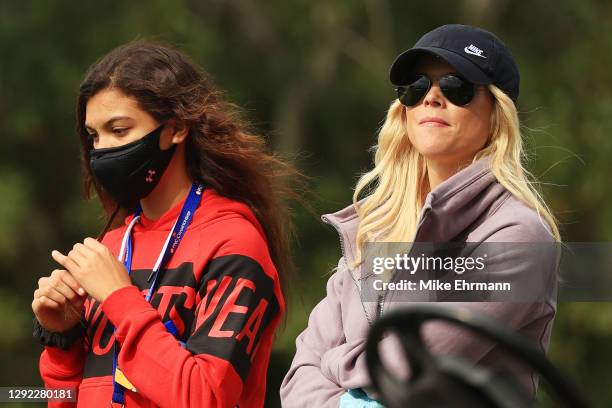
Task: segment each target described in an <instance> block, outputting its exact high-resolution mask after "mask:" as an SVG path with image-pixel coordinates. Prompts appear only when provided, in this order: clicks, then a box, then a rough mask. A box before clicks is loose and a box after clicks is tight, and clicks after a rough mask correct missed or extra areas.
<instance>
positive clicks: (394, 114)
mask: <svg viewBox="0 0 612 408" xmlns="http://www.w3.org/2000/svg"><path fill="white" fill-rule="evenodd" d="M488 88H489V91H490V92H491V94H492V95H493V97H494V99H495V103H494V108H493V110H492V112H491V129H490V137H489V141H488V143H487V145H486V146H485V147H484V148H483V149H482V150H480V151H479V152H478V153H477V154H476V155H475V156H474V159H473V160H472V162H474V161H476V160H478V159H481V158H483V157H486V156H489V157H490V166H491V171H492V173H493V174H494V175H495V177H496V178H497V180H498V181H499V183H500V184H501V185H503V186H504V187H505V188H506V189H507V190H508V191H510V193H512V194H513V195H514V196H516V197H517V198H518V199H519V200H521V201H522V202H523V203H525V204H526V205H527V206H529V207H530V208H533V209H534V210H535V211H536V212H537V213H538V216H539V217H540V220H542V219H544V221H545V222H546V224H547V225H548V227H549V229H550V231H551V234H552V236H553V237H554V238H555V241H557V242H560V241H561V236H560V233H559V229H558V227H557V221H556V219H555V217H554V216H553V214H552V212H551V211H550V209H549V208H548V206H547V205H546V203H545V202H544V199H543V198H542V196H541V194H540V193H539V192H538V190H537V189H536V187H535V185H534V184H535V181H531V180H533V179H535V178H534V177H533V175H532V174H531V173H529V171H527V170H526V169H525V167H524V166H523V163H522V160H523V158H524V156H525V153H524V150H523V142H522V136H521V131H520V126H519V118H518V113H517V111H516V107H515V106H514V103H513V102H512V100H511V99H510V98H509V97H508V96H507V95H506V94H505V93H504V92H503V91H502V90H500V89H499V88H498V87H496V86H495V85H489V86H488ZM405 115H406V113H405V109H404V106H403V105H402V104H401V103H400V102H399V100H395V101H394V102H393V103H392V104H391V107H390V108H389V111H388V112H387V117H386V120H385V122H384V124H383V125H382V127H381V129H380V131H379V134H378V144H377V145H375V146H374V147H373V149H374V151H375V154H374V168H373V169H372V170H370V171H368V172H367V173H364V174H363V175H362V176H361V177H360V179H359V181H358V182H357V185H356V186H355V192H354V194H353V204H354V205H355V207H356V209H357V214H358V215H359V217H360V220H361V221H360V223H359V228H358V230H357V239H356V247H357V257H356V261H355V263H354V265H353V266H356V265H359V264H360V263H362V262H363V258H362V253H363V248H364V245H365V243H366V242H368V241H369V242H373V241H378V242H407V241H409V240H411V239H412V238H413V235H414V234H415V233H416V229H417V222H418V220H419V213H420V209H421V208H420V207H421V200H422V199H423V198H424V197H425V195H426V194H427V193H428V191H427V189H428V181H427V167H426V164H425V159H424V157H423V156H422V155H421V154H420V153H419V152H417V151H416V149H415V148H414V146H413V145H412V144H411V143H410V140H409V138H408V134H407V131H406V128H405V123H406V116H405ZM363 193H366V196H367V199H366V200H364V201H362V202H361V203H359V204H358V200H359V197H360V196H361V195H362V194H363Z"/></svg>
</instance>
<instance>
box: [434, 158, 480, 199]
mask: <svg viewBox="0 0 612 408" xmlns="http://www.w3.org/2000/svg"><path fill="white" fill-rule="evenodd" d="M470 162H471V161H470V160H466V161H460V162H456V161H452V162H440V161H436V160H431V159H426V163H427V178H428V181H429V191H432V190H434V189H435V188H436V187H438V186H439V185H440V184H441V183H443V182H444V181H445V180H447V179H448V178H450V177H451V176H453V175H454V174H455V173H457V172H459V171H460V170H461V169H463V168H465V167H467V166H469V165H470ZM429 191H428V192H429Z"/></svg>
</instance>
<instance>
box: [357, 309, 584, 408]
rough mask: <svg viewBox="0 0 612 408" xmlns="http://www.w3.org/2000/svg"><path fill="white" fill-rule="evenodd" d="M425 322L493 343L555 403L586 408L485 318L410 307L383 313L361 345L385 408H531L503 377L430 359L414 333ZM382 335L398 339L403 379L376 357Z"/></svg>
mask: <svg viewBox="0 0 612 408" xmlns="http://www.w3.org/2000/svg"><path fill="white" fill-rule="evenodd" d="M428 320H445V321H447V322H451V323H453V324H457V325H459V326H463V327H465V328H468V329H469V330H471V331H473V332H476V333H478V334H480V335H481V336H483V337H486V338H488V339H490V340H492V341H495V342H497V343H498V344H500V345H501V346H502V347H503V348H505V349H506V350H507V351H508V352H509V353H510V354H511V355H512V356H514V357H516V358H517V359H519V360H520V361H521V362H522V363H524V364H525V365H526V366H528V367H530V368H532V369H534V370H535V371H536V372H537V373H538V374H539V375H540V378H541V379H543V380H544V381H545V382H546V383H547V384H546V385H548V386H550V391H552V393H553V394H554V395H556V396H557V397H559V401H562V403H561V405H564V406H567V407H588V406H590V405H589V404H588V403H587V402H586V400H585V399H584V397H583V396H582V395H581V393H580V392H579V391H578V389H577V388H576V387H575V386H574V385H573V383H572V382H570V381H569V380H568V379H567V378H566V377H565V376H564V375H563V374H562V373H561V372H560V371H559V370H557V369H556V368H555V367H554V366H553V365H552V364H551V363H550V362H549V361H548V359H547V358H546V356H545V355H544V354H543V353H542V352H541V351H540V350H538V349H537V348H536V347H535V345H533V344H532V343H531V342H530V341H528V340H527V339H526V338H524V337H522V336H521V335H519V334H518V333H515V332H513V331H511V330H509V329H507V328H505V327H504V326H502V325H500V324H499V323H498V322H497V321H495V320H493V319H491V318H488V317H485V316H479V315H475V314H473V313H471V312H468V311H467V310H462V309H457V308H453V309H450V308H446V307H441V306H440V305H435V306H434V305H415V306H414V307H410V308H409V309H408V308H407V309H404V310H395V311H392V312H389V313H388V314H387V315H385V316H383V317H381V318H380V319H378V320H377V321H376V322H375V323H374V325H373V326H372V328H371V329H370V333H369V335H368V339H367V343H366V358H367V366H368V371H369V374H370V377H371V378H372V380H373V382H374V386H375V388H376V389H377V391H378V392H379V393H380V395H381V397H380V400H381V402H382V403H383V404H384V405H385V406H387V407H389V408H399V407H451V406H452V407H471V408H478V407H492V408H493V407H494V408H506V407H507V408H521V407H530V406H532V405H533V403H532V400H531V398H530V397H529V396H528V395H527V393H526V392H525V390H524V389H523V388H522V387H521V386H520V385H519V384H518V382H517V380H516V379H515V378H513V377H511V376H510V375H509V374H508V373H505V372H503V371H499V370H493V369H490V368H485V367H479V366H474V365H473V364H471V363H469V362H468V361H466V360H463V359H461V358H458V357H452V356H434V355H432V354H431V353H430V352H429V350H427V348H425V346H424V344H423V340H422V338H421V335H420V329H421V327H422V325H423V323H425V322H426V321H428ZM385 333H389V334H395V335H397V336H398V338H399V340H400V343H401V346H402V349H403V351H404V353H405V357H406V358H407V359H408V361H409V362H410V368H411V372H412V374H411V377H410V379H409V380H407V381H402V380H400V379H398V378H397V376H395V375H393V374H392V373H391V372H390V371H389V370H388V369H387V367H385V366H384V365H383V363H382V361H381V359H380V355H379V350H378V343H379V341H380V339H381V338H382V336H383V334H385Z"/></svg>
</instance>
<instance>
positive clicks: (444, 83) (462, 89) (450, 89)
mask: <svg viewBox="0 0 612 408" xmlns="http://www.w3.org/2000/svg"><path fill="white" fill-rule="evenodd" d="M440 89H441V90H442V93H443V94H444V96H445V97H446V99H448V100H449V101H451V102H452V103H453V104H455V105H458V106H464V105H467V104H468V103H470V101H471V100H472V99H473V98H474V84H472V83H471V82H468V81H466V80H464V79H463V78H460V77H458V76H455V75H446V76H444V77H442V78H440Z"/></svg>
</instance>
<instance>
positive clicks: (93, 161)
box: [89, 125, 176, 208]
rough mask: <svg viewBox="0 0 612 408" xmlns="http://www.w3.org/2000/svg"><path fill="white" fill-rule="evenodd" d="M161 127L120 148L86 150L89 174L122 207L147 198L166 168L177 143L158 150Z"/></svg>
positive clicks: (133, 204)
mask: <svg viewBox="0 0 612 408" xmlns="http://www.w3.org/2000/svg"><path fill="white" fill-rule="evenodd" d="M163 127H164V126H163V125H160V126H159V127H158V128H157V129H155V130H154V131H152V132H151V133H149V134H147V135H146V136H144V137H143V138H142V139H139V140H136V141H134V142H131V143H128V144H126V145H123V146H118V147H109V148H104V149H91V150H90V151H89V155H90V160H89V164H90V166H91V171H92V172H93V174H94V176H95V177H96V179H97V180H98V181H99V183H100V184H101V185H102V187H104V189H105V190H106V191H107V192H108V194H110V196H111V197H113V198H114V199H115V201H117V203H118V204H119V205H120V206H121V207H124V208H132V207H133V206H135V205H136V203H137V202H138V200H140V199H141V198H144V197H146V196H147V195H149V193H150V192H151V191H153V189H154V188H155V186H156V185H157V183H158V182H159V180H160V179H161V177H162V175H163V174H164V171H165V170H166V168H167V167H168V164H169V163H170V159H172V154H173V153H174V150H175V148H176V144H172V147H171V148H169V149H167V150H161V149H160V148H159V138H160V135H161V131H162V129H163Z"/></svg>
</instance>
